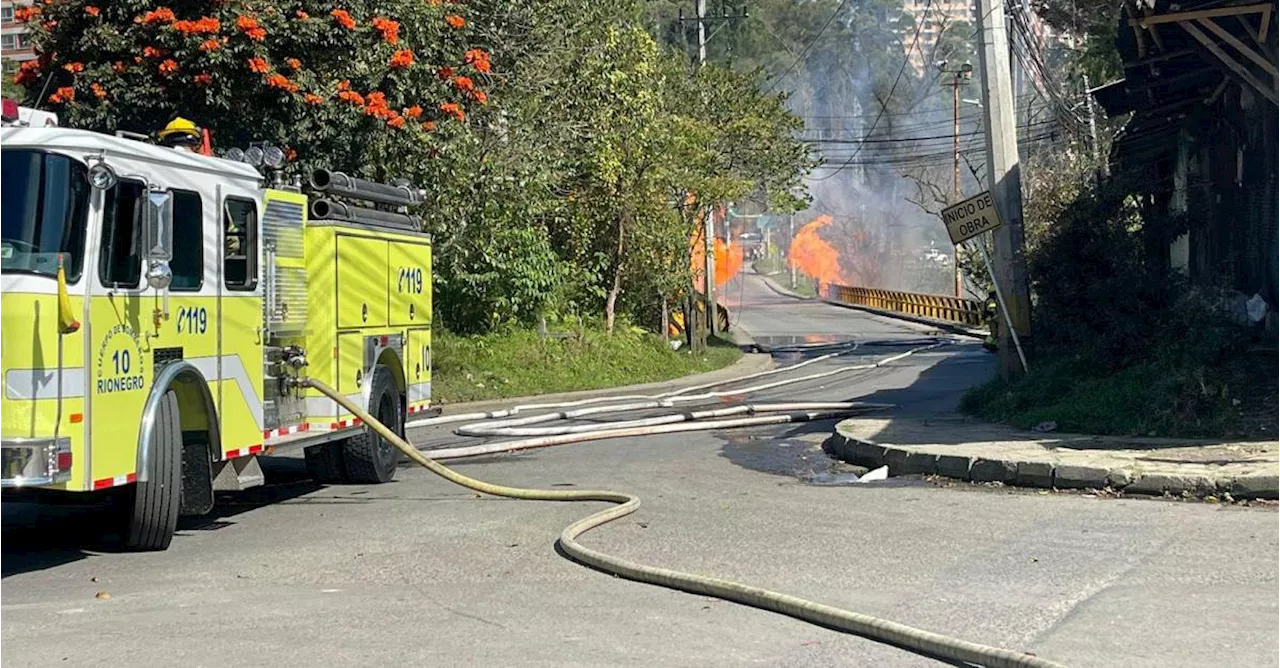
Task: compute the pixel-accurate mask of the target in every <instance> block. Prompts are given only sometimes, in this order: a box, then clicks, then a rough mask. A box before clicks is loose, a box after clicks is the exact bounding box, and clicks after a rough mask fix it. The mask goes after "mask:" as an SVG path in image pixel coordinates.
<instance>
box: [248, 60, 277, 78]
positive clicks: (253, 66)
mask: <svg viewBox="0 0 1280 668" xmlns="http://www.w3.org/2000/svg"><path fill="white" fill-rule="evenodd" d="M245 62H247V63H248V64H249V70H250V71H252V72H257V73H258V74H266V73H267V70H269V69H271V68H270V67H269V66H268V65H267V61H265V60H263V59H261V58H250V59H249V60H247V61H245Z"/></svg>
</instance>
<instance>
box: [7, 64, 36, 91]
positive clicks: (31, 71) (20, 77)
mask: <svg viewBox="0 0 1280 668" xmlns="http://www.w3.org/2000/svg"><path fill="white" fill-rule="evenodd" d="M39 78H40V63H39V62H38V61H35V60H28V61H27V62H25V63H23V64H22V65H20V66H19V67H18V73H17V74H15V75H13V82H14V83H16V84H19V85H22V86H26V85H28V84H33V83H35V82H36V80H37V79H39Z"/></svg>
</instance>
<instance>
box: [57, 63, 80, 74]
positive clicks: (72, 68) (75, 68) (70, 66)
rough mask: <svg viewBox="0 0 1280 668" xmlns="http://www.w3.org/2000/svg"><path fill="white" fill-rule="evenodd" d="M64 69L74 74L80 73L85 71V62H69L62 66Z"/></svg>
mask: <svg viewBox="0 0 1280 668" xmlns="http://www.w3.org/2000/svg"><path fill="white" fill-rule="evenodd" d="M62 69H64V70H66V71H68V72H70V73H72V74H79V73H81V72H83V71H84V63H67V64H66V65H63V66H62Z"/></svg>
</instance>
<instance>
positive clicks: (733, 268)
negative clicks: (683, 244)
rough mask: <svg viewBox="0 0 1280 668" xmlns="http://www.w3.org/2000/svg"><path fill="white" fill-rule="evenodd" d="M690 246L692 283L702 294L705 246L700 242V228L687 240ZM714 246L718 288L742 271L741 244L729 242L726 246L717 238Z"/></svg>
mask: <svg viewBox="0 0 1280 668" xmlns="http://www.w3.org/2000/svg"><path fill="white" fill-rule="evenodd" d="M689 244H690V249H691V251H692V252H691V253H690V265H691V266H690V269H692V270H693V276H694V281H693V284H694V286H696V288H697V290H698V292H702V290H703V286H702V275H703V272H704V269H705V266H704V264H703V263H704V258H705V257H706V244H705V243H703V241H702V226H701V225H699V226H698V229H697V230H695V231H694V233H693V236H691V237H690V238H689ZM714 245H715V261H716V267H715V269H716V287H720V286H722V285H724V284H726V283H728V282H729V281H730V280H731V279H732V278H733V277H734V276H737V275H738V272H740V271H742V244H739V243H737V242H730V243H728V244H726V243H725V242H724V239H719V238H717V239H716V240H715V242H714Z"/></svg>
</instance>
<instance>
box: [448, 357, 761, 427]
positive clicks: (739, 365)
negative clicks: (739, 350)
mask: <svg viewBox="0 0 1280 668" xmlns="http://www.w3.org/2000/svg"><path fill="white" fill-rule="evenodd" d="M772 367H773V356H772V355H768V354H765V353H744V354H743V355H742V357H741V358H739V359H738V361H736V362H734V363H733V364H730V365H729V366H727V367H724V368H723V369H716V370H715V371H706V372H703V373H698V374H693V375H691V376H682V377H680V378H673V379H671V380H660V381H657V382H653V383H643V384H640V385H623V386H621V387H606V388H600V389H596V390H577V391H574V392H558V393H556V394H538V395H533V396H526V397H508V398H506V399H486V400H484V401H469V402H465V403H457V404H438V405H437V406H436V407H437V408H440V409H442V410H443V414H444V415H449V414H451V413H479V412H487V411H492V410H497V409H500V408H507V407H510V406H514V405H517V404H530V403H539V404H542V403H563V402H569V401H578V400H581V399H596V398H606V397H613V396H624V395H630V394H658V393H661V392H667V391H671V390H678V389H680V388H682V387H688V386H691V385H702V384H704V383H711V382H715V381H721V380H723V381H728V380H730V379H733V378H736V377H738V376H745V375H747V374H751V373H756V372H759V371H766V370H768V369H770V368H772Z"/></svg>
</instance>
